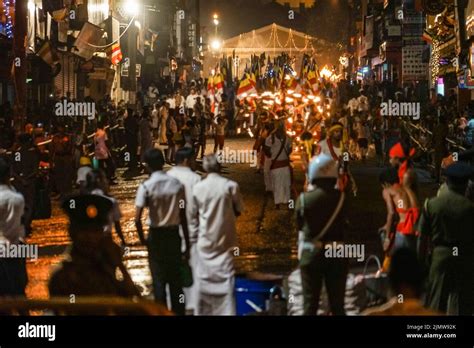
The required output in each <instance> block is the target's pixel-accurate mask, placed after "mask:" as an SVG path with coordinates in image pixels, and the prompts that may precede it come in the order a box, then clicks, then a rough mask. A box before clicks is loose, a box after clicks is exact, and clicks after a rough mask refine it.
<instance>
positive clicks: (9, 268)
mask: <svg viewBox="0 0 474 348" xmlns="http://www.w3.org/2000/svg"><path fill="white" fill-rule="evenodd" d="M24 210H25V200H24V199H23V196H22V195H21V194H19V193H18V192H16V191H15V189H14V188H13V187H12V186H11V185H10V166H9V165H8V164H7V163H6V162H5V161H4V160H3V159H0V250H7V248H9V247H10V245H11V244H16V245H18V244H20V243H21V241H22V239H23V238H24V236H25V229H24V226H23V225H22V223H21V219H22V217H23V214H24ZM27 282H28V278H27V274H26V260H25V259H24V258H5V257H0V296H24V295H25V287H26V284H27Z"/></svg>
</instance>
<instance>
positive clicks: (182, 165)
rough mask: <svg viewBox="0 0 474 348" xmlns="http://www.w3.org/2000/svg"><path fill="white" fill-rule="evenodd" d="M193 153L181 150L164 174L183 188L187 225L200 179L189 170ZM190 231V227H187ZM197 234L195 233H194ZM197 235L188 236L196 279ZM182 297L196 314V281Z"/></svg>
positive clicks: (190, 263)
mask: <svg viewBox="0 0 474 348" xmlns="http://www.w3.org/2000/svg"><path fill="white" fill-rule="evenodd" d="M193 157H194V153H193V150H192V149H189V148H182V149H179V150H178V151H177V152H176V155H175V159H176V166H175V167H173V168H171V169H170V170H169V171H168V172H167V173H166V174H168V175H169V176H172V177H173V178H175V179H178V180H179V181H180V182H181V184H183V186H184V191H185V196H186V205H185V207H186V217H187V221H188V224H189V222H190V221H191V219H192V212H193V204H194V200H193V188H194V185H196V184H197V183H198V182H200V181H201V177H200V176H199V175H198V174H196V173H195V172H193V171H192V170H191V167H192V161H193ZM189 230H190V231H191V226H189ZM196 232H197V231H196ZM197 237H198V235H197V233H194V234H190V235H189V244H190V257H189V265H190V266H191V269H192V270H193V273H194V277H196V275H195V273H196V268H197V255H196V253H197V244H196V242H197ZM185 248H186V245H184V243H183V245H182V247H181V249H182V251H184V250H185ZM183 291H184V297H185V304H186V311H193V312H196V281H195V282H194V284H193V285H192V286H191V287H189V288H184V289H183Z"/></svg>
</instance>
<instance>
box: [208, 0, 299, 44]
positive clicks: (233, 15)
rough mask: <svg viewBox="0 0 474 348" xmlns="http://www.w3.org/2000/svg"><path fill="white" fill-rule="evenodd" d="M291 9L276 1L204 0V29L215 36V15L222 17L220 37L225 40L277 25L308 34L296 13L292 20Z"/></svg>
mask: <svg viewBox="0 0 474 348" xmlns="http://www.w3.org/2000/svg"><path fill="white" fill-rule="evenodd" d="M288 10H289V9H288V8H285V7H283V6H281V5H278V4H276V3H273V1H272V0H201V26H202V27H203V29H204V37H205V36H206V32H208V33H210V34H213V33H214V25H213V23H212V15H213V14H214V13H218V14H219V17H220V22H221V23H220V25H219V35H220V36H221V37H222V38H223V39H228V38H230V37H233V36H236V35H238V34H240V33H245V32H249V31H251V30H253V29H258V28H261V27H264V26H266V25H269V24H272V23H273V22H275V23H277V24H280V25H283V26H285V27H289V28H292V29H295V30H299V31H304V29H305V21H304V20H303V19H302V18H301V17H300V16H299V15H298V14H295V19H294V20H289V19H288Z"/></svg>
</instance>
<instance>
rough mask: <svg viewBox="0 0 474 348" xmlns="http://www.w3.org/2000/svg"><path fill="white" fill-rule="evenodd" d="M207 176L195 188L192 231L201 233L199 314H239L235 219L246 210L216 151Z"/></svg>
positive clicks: (206, 162)
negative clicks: (225, 176) (221, 170)
mask: <svg viewBox="0 0 474 348" xmlns="http://www.w3.org/2000/svg"><path fill="white" fill-rule="evenodd" d="M203 168H204V170H205V171H206V172H207V173H208V175H207V177H206V178H205V179H204V180H202V181H201V182H199V183H197V184H196V185H195V186H194V189H193V199H194V204H193V216H192V219H191V223H190V226H191V231H192V232H191V235H195V234H196V233H198V240H197V256H198V265H197V270H196V272H195V273H194V280H195V281H196V283H197V284H196V286H197V306H196V312H195V314H196V315H235V314H236V304H235V296H234V284H235V277H234V274H235V271H234V249H235V246H236V244H237V234H236V228H235V222H236V218H237V216H239V215H240V214H241V211H242V198H241V195H240V189H239V185H238V184H237V183H236V182H234V181H231V180H229V179H226V178H224V177H222V176H221V175H219V172H220V165H219V162H218V159H217V157H216V156H215V155H211V156H206V157H204V159H203Z"/></svg>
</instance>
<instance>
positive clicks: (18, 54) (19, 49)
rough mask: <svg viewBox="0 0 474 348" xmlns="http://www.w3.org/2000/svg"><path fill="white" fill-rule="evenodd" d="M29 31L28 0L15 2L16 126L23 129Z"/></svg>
mask: <svg viewBox="0 0 474 348" xmlns="http://www.w3.org/2000/svg"><path fill="white" fill-rule="evenodd" d="M27 31H28V21H27V1H22V0H17V1H16V2H15V26H14V33H13V72H14V76H13V81H14V83H15V104H14V108H13V110H14V126H15V128H16V129H21V128H22V127H23V125H24V123H25V120H26V77H27V63H26V47H25V45H26V35H27Z"/></svg>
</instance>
